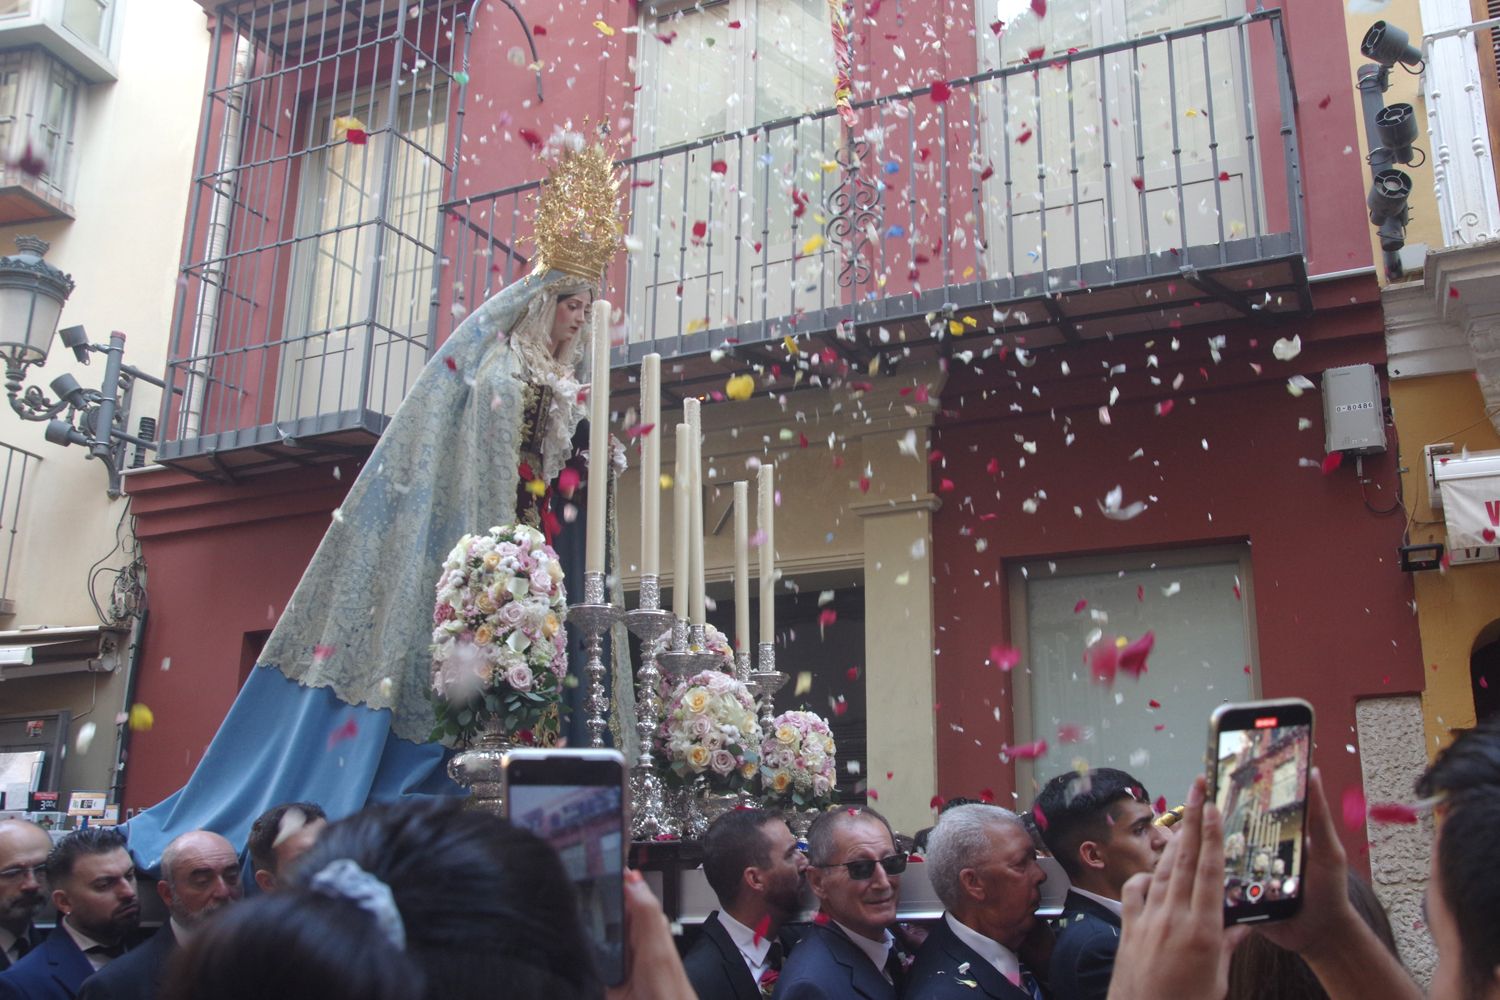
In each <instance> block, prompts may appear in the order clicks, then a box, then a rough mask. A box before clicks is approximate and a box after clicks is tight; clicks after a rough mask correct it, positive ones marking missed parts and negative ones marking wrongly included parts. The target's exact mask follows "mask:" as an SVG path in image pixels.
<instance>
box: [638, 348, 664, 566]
mask: <svg viewBox="0 0 1500 1000" xmlns="http://www.w3.org/2000/svg"><path fill="white" fill-rule="evenodd" d="M660 423H661V355H660V354H648V355H646V356H645V358H643V359H642V360H641V424H642V425H643V426H645V427H649V428H651V429H650V430H649V431H647V432H646V433H645V434H644V435H643V436H642V437H641V575H642V576H656V575H657V574H658V573H659V572H661V538H660V530H661V428H660V427H659V426H658V425H659V424H660Z"/></svg>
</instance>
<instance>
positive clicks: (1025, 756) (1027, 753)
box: [1000, 740, 1047, 760]
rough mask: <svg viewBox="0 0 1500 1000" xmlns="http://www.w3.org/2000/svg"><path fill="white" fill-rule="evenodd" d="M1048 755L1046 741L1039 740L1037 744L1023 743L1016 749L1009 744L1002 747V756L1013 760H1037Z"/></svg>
mask: <svg viewBox="0 0 1500 1000" xmlns="http://www.w3.org/2000/svg"><path fill="white" fill-rule="evenodd" d="M1046 753H1047V741H1046V740H1037V741H1036V742H1035V743H1023V744H1021V745H1020V746H1015V747H1013V746H1011V745H1010V744H1008V743H1007V744H1004V745H1002V746H1001V747H1000V754H1001V756H1002V757H1009V758H1010V759H1011V760H1036V759H1037V758H1038V757H1041V756H1044V755H1045V754H1046Z"/></svg>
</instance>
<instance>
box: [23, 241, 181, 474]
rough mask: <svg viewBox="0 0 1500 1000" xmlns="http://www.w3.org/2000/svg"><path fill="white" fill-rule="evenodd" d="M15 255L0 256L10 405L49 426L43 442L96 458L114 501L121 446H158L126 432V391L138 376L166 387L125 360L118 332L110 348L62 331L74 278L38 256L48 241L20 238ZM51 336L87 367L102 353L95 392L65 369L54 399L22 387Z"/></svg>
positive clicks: (78, 332) (73, 329)
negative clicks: (101, 369) (101, 376)
mask: <svg viewBox="0 0 1500 1000" xmlns="http://www.w3.org/2000/svg"><path fill="white" fill-rule="evenodd" d="M16 251H17V252H16V253H15V254H12V255H11V256H8V257H0V357H3V358H4V359H5V389H6V393H7V394H8V395H9V397H10V408H11V409H12V410H15V411H16V413H17V415H19V416H20V417H21V419H22V420H36V421H42V420H45V421H47V432H46V437H47V440H48V441H51V442H52V443H53V444H56V445H62V446H64V447H66V446H67V445H70V444H78V445H83V446H84V447H86V448H88V450H89V456H90V457H91V458H97V459H99V461H100V462H102V463H103V464H104V467H105V469H106V470H107V471H108V473H109V486H108V492H109V495H110V496H111V497H117V496H119V495H120V468H121V466H123V465H124V461H125V445H126V444H127V443H129V444H134V445H136V446H137V447H139V448H144V449H147V450H152V451H154V450H155V449H156V443H155V442H154V441H148V440H146V439H145V438H142V437H138V436H136V435H134V434H131V433H129V431H128V430H127V428H128V427H129V423H130V392H131V389H132V387H133V386H134V385H135V381H136V379H142V380H144V381H146V382H149V383H150V384H151V385H154V386H157V387H158V388H161V389H165V388H166V383H164V382H162V381H161V380H160V379H157V378H154V377H152V376H150V375H147V374H146V373H145V372H142V371H140V370H138V369H136V368H133V367H131V366H130V365H127V364H125V363H124V361H123V357H124V353H125V335H124V334H123V333H120V332H119V331H115V332H114V333H111V334H110V336H109V344H108V345H99V344H90V343H89V339H88V333H87V332H86V331H85V330H84V329H83V327H81V326H70V327H68V328H66V329H64V330H61V331H59V330H58V329H57V321H58V318H59V317H60V316H61V315H62V308H63V303H65V302H67V301H68V296H69V295H70V294H72V292H73V279H72V277H71V276H69V275H67V274H64V273H63V272H62V271H60V270H58V269H57V268H56V267H53V266H52V265H51V264H49V263H47V262H46V261H45V260H43V259H42V258H43V256H44V255H45V254H46V253H47V243H46V242H45V241H43V240H40V239H38V238H37V237H35V236H17V237H16ZM54 333H56V334H57V336H58V339H60V340H61V341H62V343H63V346H64V347H67V348H71V349H72V351H73V354H74V355H75V356H76V357H77V358H78V360H79V362H81V363H82V364H88V363H89V352H90V351H94V352H98V353H100V354H103V355H104V379H103V381H102V382H101V383H100V387H99V388H98V389H85V388H84V387H83V386H81V385H79V384H78V380H77V379H76V378H74V377H73V376H72V375H70V374H68V373H67V372H64V373H63V374H61V375H59V376H57V378H55V379H53V380H52V384H51V388H52V392H53V394H54V395H55V396H57V399H56V400H52V399H49V398H48V397H47V396H46V394H45V393H43V392H42V391H41V390H40V389H38V388H37V387H36V386H31V387H30V388H27V387H26V386H25V384H24V383H25V381H26V369H27V368H28V367H29V366H31V365H36V366H38V367H41V366H42V365H45V364H46V363H47V351H48V348H49V347H50V346H51V344H52V335H53V334H54ZM64 412H66V417H64V416H63V414H64Z"/></svg>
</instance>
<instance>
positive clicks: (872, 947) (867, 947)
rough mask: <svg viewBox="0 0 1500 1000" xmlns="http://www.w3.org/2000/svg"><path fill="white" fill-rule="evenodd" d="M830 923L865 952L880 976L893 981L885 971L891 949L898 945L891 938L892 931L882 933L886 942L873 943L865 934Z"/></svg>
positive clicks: (887, 980)
mask: <svg viewBox="0 0 1500 1000" xmlns="http://www.w3.org/2000/svg"><path fill="white" fill-rule="evenodd" d="M830 922H831V923H833V924H834V925H835V926H837V927H838V928H839V930H841V931H843V932H844V934H845V935H846V936H847V937H848V938H849V940H850V941H853V942H854V946H855V947H856V948H858V949H859V950H860V951H862V952H864V953H865V956H866V957H867V958H869V960H870V961H872V962H874V963H875V968H876V969H878V970H879V971H880V975H881V976H882V977H884V978H885V981H886V982H888V983H889V982H891V981H892V980H891V977H890V976H889V975H888V974H887V973H886V971H885V961H886V959H887V958H889V957H890V955H891V948H892V947H893V946H894V945H895V943H896V939H895V938H893V937H891V932H890V931H881V933H882V934H884V935H885V939H884V940H882V941H871V940H870V939H869V938H867V937H865V936H864V935H863V934H860V933H858V932H856V931H852V930H850V929H849V928H848V927H845V926H844V925H843V924H841V923H839V922H838V921H837V920H831V921H830Z"/></svg>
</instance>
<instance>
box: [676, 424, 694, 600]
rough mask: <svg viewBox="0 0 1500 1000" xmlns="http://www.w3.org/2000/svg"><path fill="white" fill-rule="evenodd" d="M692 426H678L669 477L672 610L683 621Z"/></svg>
mask: <svg viewBox="0 0 1500 1000" xmlns="http://www.w3.org/2000/svg"><path fill="white" fill-rule="evenodd" d="M691 431H692V428H690V427H689V426H688V425H687V424H678V425H677V469H676V474H675V476H674V478H673V480H672V529H673V530H672V613H673V614H674V615H676V616H677V617H678V618H681V619H682V620H683V621H687V617H688V591H689V590H690V589H691V586H690V584H689V583H688V578H689V577H691V576H692V569H691V564H690V561H689V549H690V548H691V546H690V545H689V544H688V537H689V531H690V525H691V523H692V506H693V505H692V502H691V501H690V500H689V499H688V490H690V489H691V488H692V482H691V480H692V476H691V474H690V473H689V472H688V470H689V469H690V468H692V466H691V459H692V449H691V448H690V446H689V445H688V435H689V434H690V433H691Z"/></svg>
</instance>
